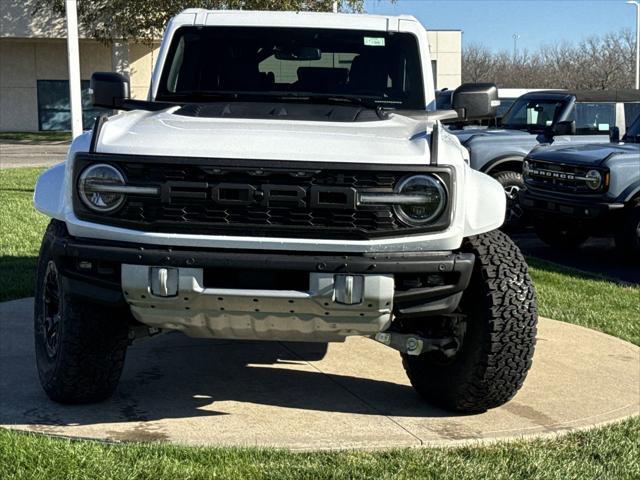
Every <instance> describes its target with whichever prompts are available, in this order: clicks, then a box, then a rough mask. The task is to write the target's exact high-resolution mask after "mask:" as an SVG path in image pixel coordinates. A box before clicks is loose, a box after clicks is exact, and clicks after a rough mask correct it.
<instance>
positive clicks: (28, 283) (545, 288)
mask: <svg viewBox="0 0 640 480" xmlns="http://www.w3.org/2000/svg"><path fill="white" fill-rule="evenodd" d="M41 171H42V170H41V169H36V168H25V169H12V170H0V205H2V207H3V208H2V210H1V211H0V300H7V299H11V298H19V297H24V296H28V295H31V294H32V290H33V276H34V272H35V265H36V257H37V254H38V248H39V245H40V239H41V237H42V233H43V231H44V229H45V227H46V224H47V219H46V218H45V217H44V216H43V215H40V214H38V213H37V212H35V210H34V209H33V207H32V196H33V185H34V183H35V179H36V177H37V175H38V174H39V173H40V172H41ZM530 266H531V274H532V276H533V278H534V282H535V285H536V289H537V292H538V303H539V311H540V314H541V315H544V316H547V317H551V318H555V319H557V320H564V321H567V322H572V323H578V324H580V325H584V326H587V327H590V328H594V329H597V330H601V331H603V332H606V333H609V334H612V335H616V336H618V337H621V338H623V339H625V340H628V341H631V342H633V343H635V344H640V333H639V331H638V329H639V326H638V323H639V322H638V319H639V318H640V288H638V287H628V286H622V285H618V284H615V283H612V282H609V281H606V280H603V279H599V278H593V277H589V276H588V275H585V274H583V273H581V272H577V271H573V270H569V269H566V268H562V267H558V266H556V265H553V264H549V263H546V262H542V261H539V260H535V259H530ZM1 320H2V319H1V318H0V322H1ZM639 438H640V419H638V418H636V419H632V420H628V421H625V422H623V423H621V424H618V425H613V426H610V427H606V428H602V429H598V430H595V431H590V432H582V433H576V434H571V435H567V436H564V437H561V438H559V439H554V440H537V441H532V442H514V443H500V444H496V445H493V446H485V447H479V448H471V447H468V448H452V449H438V448H433V449H415V450H409V449H404V450H390V451H381V452H332V453H322V452H315V453H290V452H286V451H283V450H264V449H237V448H188V447H174V446H167V445H162V444H124V445H105V444H101V443H96V442H89V441H70V440H64V439H54V438H47V437H41V436H36V435H30V434H21V433H15V432H10V431H3V430H0V479H14V478H16V479H22V478H25V479H27V478H28V479H32V478H41V479H53V478H60V479H84V478H105V479H107V478H114V479H133V478H144V479H146V478H148V479H174V478H185V479H187V478H189V479H200V478H203V479H205V478H225V479H227V478H229V479H231V478H264V479H267V478H284V479H298V478H303V479H304V478H308V479H320V478H345V479H347V478H349V479H352V478H353V479H357V478H410V479H417V478H434V479H437V478H473V479H478V478H496V479H498V478H500V479H502V478H504V479H507V478H514V479H519V478H549V479H565V478H575V479H587V478H593V479H596V478H597V479H624V478H630V479H631V478H640V442H639V441H638V439H639Z"/></svg>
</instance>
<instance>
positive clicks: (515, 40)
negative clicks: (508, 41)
mask: <svg viewBox="0 0 640 480" xmlns="http://www.w3.org/2000/svg"><path fill="white" fill-rule="evenodd" d="M512 37H513V59H514V60H515V59H516V55H517V54H518V39H519V38H520V35H518V34H517V33H514V34H513V35H512Z"/></svg>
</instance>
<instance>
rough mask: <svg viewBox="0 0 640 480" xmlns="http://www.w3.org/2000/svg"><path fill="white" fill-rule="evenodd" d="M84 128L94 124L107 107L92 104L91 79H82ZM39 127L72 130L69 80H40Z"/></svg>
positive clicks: (38, 85) (38, 90) (41, 128)
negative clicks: (95, 106)
mask: <svg viewBox="0 0 640 480" xmlns="http://www.w3.org/2000/svg"><path fill="white" fill-rule="evenodd" d="M80 85H81V88H82V128H83V129H85V130H88V129H90V128H91V127H92V126H93V122H94V120H95V117H96V116H98V115H99V114H100V113H101V112H106V111H108V110H105V109H95V108H93V105H92V104H91V94H90V93H89V81H88V80H82V82H81V84H80ZM37 93H38V129H39V130H58V131H65V130H71V105H70V104H71V101H70V100H69V81H68V80H38V82H37Z"/></svg>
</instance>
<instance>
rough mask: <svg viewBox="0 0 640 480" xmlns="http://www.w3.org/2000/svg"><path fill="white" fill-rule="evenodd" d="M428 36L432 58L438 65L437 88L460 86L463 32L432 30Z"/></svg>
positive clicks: (435, 79) (450, 88)
mask: <svg viewBox="0 0 640 480" xmlns="http://www.w3.org/2000/svg"><path fill="white" fill-rule="evenodd" d="M428 36H429V46H430V49H431V60H432V61H435V65H436V71H435V76H434V81H435V85H436V88H437V89H442V88H448V89H449V90H453V89H455V88H457V87H459V86H460V84H461V83H462V32H461V31H460V30H431V31H429V32H428Z"/></svg>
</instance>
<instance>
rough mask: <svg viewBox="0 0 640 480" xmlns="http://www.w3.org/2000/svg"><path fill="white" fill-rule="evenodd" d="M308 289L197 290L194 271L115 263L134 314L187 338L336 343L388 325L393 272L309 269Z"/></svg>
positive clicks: (198, 277)
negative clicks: (311, 271) (345, 272)
mask: <svg viewBox="0 0 640 480" xmlns="http://www.w3.org/2000/svg"><path fill="white" fill-rule="evenodd" d="M309 287H310V288H309V290H308V291H298V290H242V289H223V288H204V286H203V271H202V269H199V268H170V267H166V268H165V267H152V266H145V265H122V290H123V292H124V296H125V299H126V300H127V302H128V303H129V305H130V308H131V311H132V313H133V315H134V316H135V318H136V319H137V320H138V321H140V322H142V323H144V324H145V325H149V326H151V327H157V328H163V329H172V330H181V331H183V332H184V333H186V334H187V335H190V336H194V337H212V338H233V339H247V340H288V341H308V342H312V341H317V342H327V341H329V342H331V341H333V342H335V341H343V340H344V339H345V337H347V336H349V335H375V334H376V333H377V332H380V331H383V330H385V329H386V328H387V327H388V326H389V324H390V322H391V312H392V309H393V293H394V280H393V275H349V274H332V273H310V274H309Z"/></svg>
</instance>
